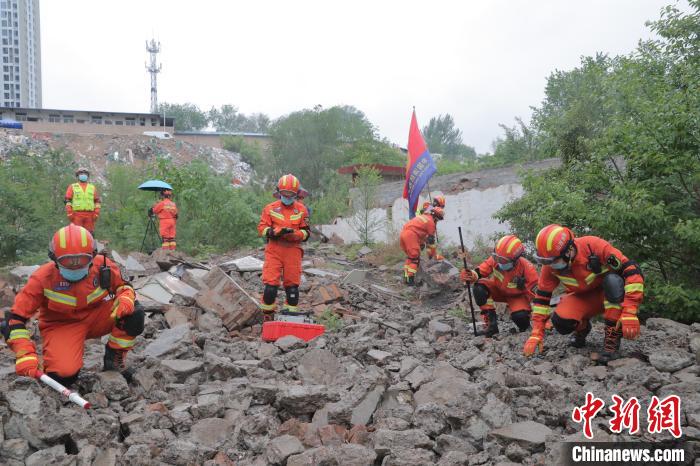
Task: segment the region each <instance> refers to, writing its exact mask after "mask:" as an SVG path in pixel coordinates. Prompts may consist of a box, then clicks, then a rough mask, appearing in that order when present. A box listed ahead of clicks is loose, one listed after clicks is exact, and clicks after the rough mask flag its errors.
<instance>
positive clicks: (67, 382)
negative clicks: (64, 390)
mask: <svg viewBox="0 0 700 466" xmlns="http://www.w3.org/2000/svg"><path fill="white" fill-rule="evenodd" d="M78 374H80V370H78V372H76V373H75V374H73V375H69V376H66V377H63V376H60V375H58V374H57V373H55V372H47V373H46V375H48V376H49V377H51V378H52V379H54V380H55V381H56V382H58V383H60V384H61V385H63V386H64V387H70V386H71V385H73V384H74V383H75V382H76V381H77V380H78Z"/></svg>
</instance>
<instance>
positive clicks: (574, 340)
mask: <svg viewBox="0 0 700 466" xmlns="http://www.w3.org/2000/svg"><path fill="white" fill-rule="evenodd" d="M589 333H591V321H590V320H587V321H586V326H585V327H584V328H583V329H582V330H578V329H576V330H574V333H573V334H572V335H571V337H570V338H569V345H570V346H573V347H574V348H583V347H584V346H586V337H587V336H588V334H589Z"/></svg>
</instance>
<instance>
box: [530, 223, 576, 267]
mask: <svg viewBox="0 0 700 466" xmlns="http://www.w3.org/2000/svg"><path fill="white" fill-rule="evenodd" d="M573 244H574V232H572V231H571V230H569V229H568V228H566V227H563V226H561V225H557V224H555V223H553V224H551V225H547V226H546V227H544V228H542V229H541V230H540V232H539V233H538V234H537V239H536V240H535V246H536V247H537V254H535V259H536V260H537V262H539V263H540V264H543V265H549V264H551V263H552V262H554V261H555V260H557V259H559V258H561V257H564V256H565V255H566V254H567V253H568V252H569V249H571V246H572V245H573Z"/></svg>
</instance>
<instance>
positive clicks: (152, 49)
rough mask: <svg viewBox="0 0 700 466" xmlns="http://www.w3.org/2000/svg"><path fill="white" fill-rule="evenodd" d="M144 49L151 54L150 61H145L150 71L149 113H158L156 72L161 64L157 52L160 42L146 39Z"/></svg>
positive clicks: (158, 71)
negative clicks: (158, 61)
mask: <svg viewBox="0 0 700 466" xmlns="http://www.w3.org/2000/svg"><path fill="white" fill-rule="evenodd" d="M146 50H147V51H148V53H150V54H151V63H146V69H147V70H148V72H149V73H151V113H158V79H157V76H158V73H160V68H161V65H158V64H157V63H156V62H157V59H158V52H160V42H156V41H155V39H151V41H150V42H149V41H146Z"/></svg>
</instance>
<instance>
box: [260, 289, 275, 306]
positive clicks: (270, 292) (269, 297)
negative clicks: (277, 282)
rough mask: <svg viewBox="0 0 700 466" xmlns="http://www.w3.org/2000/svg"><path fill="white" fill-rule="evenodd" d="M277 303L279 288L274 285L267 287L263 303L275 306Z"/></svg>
mask: <svg viewBox="0 0 700 466" xmlns="http://www.w3.org/2000/svg"><path fill="white" fill-rule="evenodd" d="M275 301H277V287H276V286H274V285H265V290H264V291H263V302H264V303H265V304H275Z"/></svg>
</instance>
